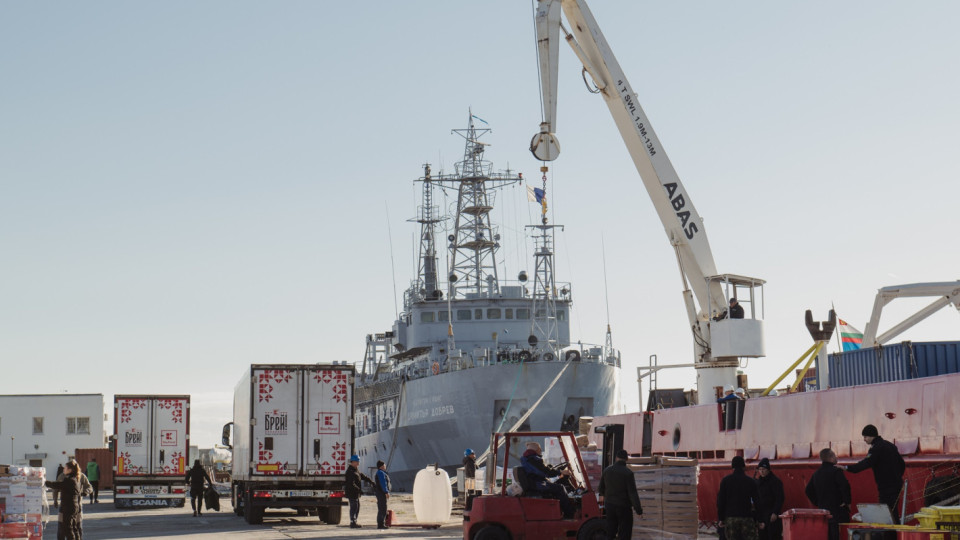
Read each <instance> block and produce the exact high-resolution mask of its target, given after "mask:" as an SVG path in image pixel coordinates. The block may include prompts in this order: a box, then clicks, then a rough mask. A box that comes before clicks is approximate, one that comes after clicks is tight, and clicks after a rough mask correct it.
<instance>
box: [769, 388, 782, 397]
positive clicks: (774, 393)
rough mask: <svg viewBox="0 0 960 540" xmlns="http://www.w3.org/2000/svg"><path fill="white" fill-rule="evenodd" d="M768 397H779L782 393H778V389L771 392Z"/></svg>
mask: <svg viewBox="0 0 960 540" xmlns="http://www.w3.org/2000/svg"><path fill="white" fill-rule="evenodd" d="M767 395H768V396H779V395H780V392H777V390H776V389H773V390H771V391H770V393H769V394H767Z"/></svg>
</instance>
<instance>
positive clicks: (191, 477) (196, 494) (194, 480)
mask: <svg viewBox="0 0 960 540" xmlns="http://www.w3.org/2000/svg"><path fill="white" fill-rule="evenodd" d="M204 480H206V481H207V485H208V486H213V482H211V481H210V475H209V474H207V471H206V469H204V468H203V465H201V464H200V460H199V459H195V460H193V468H191V469H190V470H189V471H187V484H189V485H190V506H191V507H192V508H193V516H194V517H196V516H202V515H203V481H204Z"/></svg>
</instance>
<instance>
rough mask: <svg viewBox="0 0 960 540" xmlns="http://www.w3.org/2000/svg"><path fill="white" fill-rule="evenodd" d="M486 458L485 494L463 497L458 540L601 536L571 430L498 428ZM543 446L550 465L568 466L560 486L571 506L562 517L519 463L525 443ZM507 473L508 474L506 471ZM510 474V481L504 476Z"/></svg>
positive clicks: (587, 539) (590, 539)
mask: <svg viewBox="0 0 960 540" xmlns="http://www.w3.org/2000/svg"><path fill="white" fill-rule="evenodd" d="M492 442H493V446H491V448H492V449H494V450H492V451H491V452H490V455H489V456H488V458H487V461H486V471H487V475H486V476H485V477H484V483H485V490H484V491H486V492H487V493H490V495H481V496H479V497H472V498H468V500H467V507H466V508H465V509H464V511H463V540H525V539H530V540H533V539H536V540H553V539H556V540H561V539H562V540H569V539H570V538H576V539H577V540H605V539H606V538H607V534H606V530H605V528H604V522H603V516H602V512H601V510H600V505H599V504H598V503H597V494H596V492H594V490H593V486H591V485H590V479H589V478H587V476H586V474H584V467H583V460H582V459H581V457H580V450H579V449H578V448H577V440H576V436H575V435H574V434H573V433H570V432H562V433H561V432H556V431H524V432H513V433H497V434H495V435H494V437H493V441H492ZM530 442H536V443H538V444H540V445H541V446H542V447H543V448H544V449H545V450H544V462H549V461H559V462H557V463H554V464H553V465H552V467H553V468H554V469H555V470H558V471H559V470H569V471H570V474H569V475H568V476H566V480H564V481H563V482H560V483H561V485H565V489H566V491H567V497H568V498H569V500H570V502H571V503H573V506H574V507H575V511H574V513H573V516H572V517H570V518H564V516H563V512H561V510H560V501H559V500H558V499H556V498H549V497H548V496H547V495H546V494H544V493H541V492H538V491H535V490H534V489H533V488H534V486H533V485H532V482H530V481H528V479H527V475H526V472H525V471H524V470H523V467H522V466H521V465H520V458H521V455H522V454H523V452H524V450H525V449H526V445H527V443H530ZM500 467H502V471H501V472H499V473H498V472H496V471H498V469H500ZM508 473H512V474H508ZM511 476H512V478H513V481H512V482H511V481H510V479H509V477H511Z"/></svg>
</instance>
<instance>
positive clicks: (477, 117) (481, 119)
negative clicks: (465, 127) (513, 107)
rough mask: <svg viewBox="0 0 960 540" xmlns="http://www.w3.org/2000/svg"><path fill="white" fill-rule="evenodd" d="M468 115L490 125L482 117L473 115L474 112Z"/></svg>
mask: <svg viewBox="0 0 960 540" xmlns="http://www.w3.org/2000/svg"><path fill="white" fill-rule="evenodd" d="M470 116H471V117H473V118H476V119H477V120H479V121H481V122H483V123H484V124H487V125H488V126H489V125H490V123H489V122H487V121H486V120H484V119H483V118H480V117H479V116H477V115H475V114H471V115H470Z"/></svg>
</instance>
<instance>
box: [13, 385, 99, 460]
mask: <svg viewBox="0 0 960 540" xmlns="http://www.w3.org/2000/svg"><path fill="white" fill-rule="evenodd" d="M104 420H105V415H104V413H103V394H21V395H0V463H6V464H11V465H30V466H32V467H46V468H47V476H48V477H49V476H50V474H51V473H53V472H55V471H56V470H57V464H58V463H63V462H65V461H66V460H67V458H69V457H72V456H73V454H74V450H76V449H77V448H103V447H105V446H106V441H107V433H106V432H105V431H104V429H103V427H104Z"/></svg>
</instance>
